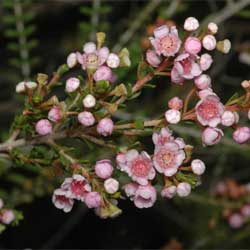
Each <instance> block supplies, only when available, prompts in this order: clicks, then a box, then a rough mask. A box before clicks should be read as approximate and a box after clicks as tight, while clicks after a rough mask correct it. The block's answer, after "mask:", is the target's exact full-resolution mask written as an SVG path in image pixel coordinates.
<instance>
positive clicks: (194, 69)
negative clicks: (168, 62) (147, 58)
mask: <svg viewBox="0 0 250 250" xmlns="http://www.w3.org/2000/svg"><path fill="white" fill-rule="evenodd" d="M173 69H175V70H177V72H178V74H179V75H180V77H182V78H184V79H193V78H194V77H196V76H199V75H200V74H201V72H202V71H201V68H200V65H199V64H198V63H196V62H195V60H194V57H193V56H191V55H190V54H188V53H183V54H180V55H179V56H177V57H176V58H175V60H174V67H173ZM173 69H172V70H173ZM175 78H177V77H175Z"/></svg>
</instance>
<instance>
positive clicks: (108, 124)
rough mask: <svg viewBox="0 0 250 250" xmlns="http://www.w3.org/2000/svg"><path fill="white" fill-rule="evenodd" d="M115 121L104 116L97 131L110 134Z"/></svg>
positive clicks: (106, 134)
mask: <svg viewBox="0 0 250 250" xmlns="http://www.w3.org/2000/svg"><path fill="white" fill-rule="evenodd" d="M113 128H114V123H113V121H112V120H111V119H110V118H103V119H101V120H100V121H99V123H98V125H97V132H98V134H100V135H103V136H108V135H111V134H112V132H113Z"/></svg>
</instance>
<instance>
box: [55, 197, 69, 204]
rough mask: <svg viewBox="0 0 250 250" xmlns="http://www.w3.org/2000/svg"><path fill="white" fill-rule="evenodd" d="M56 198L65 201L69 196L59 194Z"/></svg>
mask: <svg viewBox="0 0 250 250" xmlns="http://www.w3.org/2000/svg"><path fill="white" fill-rule="evenodd" d="M56 199H57V200H58V201H60V202H63V203H65V202H68V201H69V198H67V197H66V196H64V195H57V196H56Z"/></svg>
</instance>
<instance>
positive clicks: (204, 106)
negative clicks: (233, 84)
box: [195, 95, 224, 127]
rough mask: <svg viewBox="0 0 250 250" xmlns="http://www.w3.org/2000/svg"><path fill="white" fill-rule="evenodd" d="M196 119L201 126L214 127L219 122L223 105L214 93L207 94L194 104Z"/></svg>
mask: <svg viewBox="0 0 250 250" xmlns="http://www.w3.org/2000/svg"><path fill="white" fill-rule="evenodd" d="M195 112H196V117H197V120H198V121H199V122H200V123H201V125H203V126H207V125H208V126H210V127H216V126H217V125H218V124H219V123H220V122H221V116H222V114H223V112H224V106H223V104H222V103H221V102H220V100H219V98H218V97H217V96H215V95H208V96H206V97H205V98H204V99H201V100H200V101H199V102H198V103H197V104H196V106H195Z"/></svg>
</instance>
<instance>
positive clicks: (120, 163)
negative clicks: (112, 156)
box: [116, 153, 126, 171]
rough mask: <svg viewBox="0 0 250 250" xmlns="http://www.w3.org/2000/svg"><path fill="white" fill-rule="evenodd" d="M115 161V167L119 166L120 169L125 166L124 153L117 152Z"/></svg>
mask: <svg viewBox="0 0 250 250" xmlns="http://www.w3.org/2000/svg"><path fill="white" fill-rule="evenodd" d="M116 163H117V164H118V166H117V168H119V169H120V168H121V169H120V170H121V171H122V169H123V168H125V167H126V153H119V154H117V155H116Z"/></svg>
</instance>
